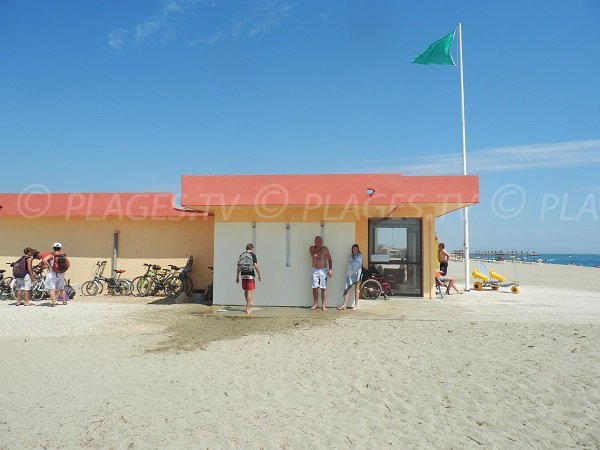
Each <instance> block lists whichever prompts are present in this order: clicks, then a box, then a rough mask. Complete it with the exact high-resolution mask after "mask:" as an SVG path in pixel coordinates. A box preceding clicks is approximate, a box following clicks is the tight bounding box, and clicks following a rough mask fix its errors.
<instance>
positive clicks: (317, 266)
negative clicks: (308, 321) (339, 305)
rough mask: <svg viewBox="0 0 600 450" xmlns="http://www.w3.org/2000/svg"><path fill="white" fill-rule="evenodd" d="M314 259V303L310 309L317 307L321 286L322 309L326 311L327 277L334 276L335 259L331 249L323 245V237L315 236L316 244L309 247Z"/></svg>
mask: <svg viewBox="0 0 600 450" xmlns="http://www.w3.org/2000/svg"><path fill="white" fill-rule="evenodd" d="M309 252H310V257H311V259H312V288H313V305H312V306H311V307H310V309H317V306H318V300H319V288H320V289H321V309H322V310H323V311H325V310H326V309H327V308H326V307H325V302H326V300H327V278H328V277H332V276H333V260H332V259H331V255H330V254H329V249H328V248H327V247H325V246H323V238H322V237H321V236H317V237H315V245H312V246H311V247H310V249H309Z"/></svg>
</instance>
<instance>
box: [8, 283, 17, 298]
mask: <svg viewBox="0 0 600 450" xmlns="http://www.w3.org/2000/svg"><path fill="white" fill-rule="evenodd" d="M16 284H17V283H16V280H14V279H13V280H12V281H11V282H10V298H11V300H16V299H17V290H16V289H15V286H16Z"/></svg>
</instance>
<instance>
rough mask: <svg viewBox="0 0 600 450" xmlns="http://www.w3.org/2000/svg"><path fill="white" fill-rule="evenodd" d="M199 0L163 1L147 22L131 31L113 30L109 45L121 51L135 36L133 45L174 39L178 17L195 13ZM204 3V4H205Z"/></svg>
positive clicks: (141, 23) (109, 37)
mask: <svg viewBox="0 0 600 450" xmlns="http://www.w3.org/2000/svg"><path fill="white" fill-rule="evenodd" d="M198 3H199V0H162V1H161V8H160V10H159V11H158V12H157V13H156V14H154V15H152V16H150V17H148V18H147V19H146V20H144V21H142V22H140V23H138V24H137V25H135V26H133V27H132V28H131V29H130V30H127V29H119V30H113V31H111V32H110V33H109V34H108V45H110V46H111V47H113V48H115V49H117V50H120V49H121V48H123V46H124V45H125V44H126V43H127V39H128V37H129V35H131V36H133V44H136V45H139V44H142V43H143V42H145V41H149V40H154V39H155V37H157V36H159V37H160V38H159V39H158V41H159V42H161V43H164V42H166V41H167V40H169V38H171V37H173V36H174V35H175V34H176V33H175V29H176V28H177V20H176V19H177V17H180V16H184V15H187V14H193V13H194V12H195V8H196V5H197V4H198ZM203 3H204V2H203Z"/></svg>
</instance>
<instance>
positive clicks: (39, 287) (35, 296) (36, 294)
mask: <svg viewBox="0 0 600 450" xmlns="http://www.w3.org/2000/svg"><path fill="white" fill-rule="evenodd" d="M45 293H46V288H45V286H44V281H43V280H41V281H38V282H36V283H35V285H34V286H32V287H31V292H30V293H29V296H30V297H31V299H32V300H42V299H43V298H44V294H45Z"/></svg>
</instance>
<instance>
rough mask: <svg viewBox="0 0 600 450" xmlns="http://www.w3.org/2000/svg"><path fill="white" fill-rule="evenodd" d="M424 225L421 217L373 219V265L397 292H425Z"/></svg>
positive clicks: (412, 294)
mask: <svg viewBox="0 0 600 450" xmlns="http://www.w3.org/2000/svg"><path fill="white" fill-rule="evenodd" d="M421 229H422V223H421V219H369V261H368V264H369V268H375V269H377V271H379V272H380V273H381V274H382V275H383V276H384V277H385V279H386V281H387V282H388V283H389V284H390V286H391V288H392V292H393V295H408V296H422V295H423V283H422V273H423V272H422V242H421Z"/></svg>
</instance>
